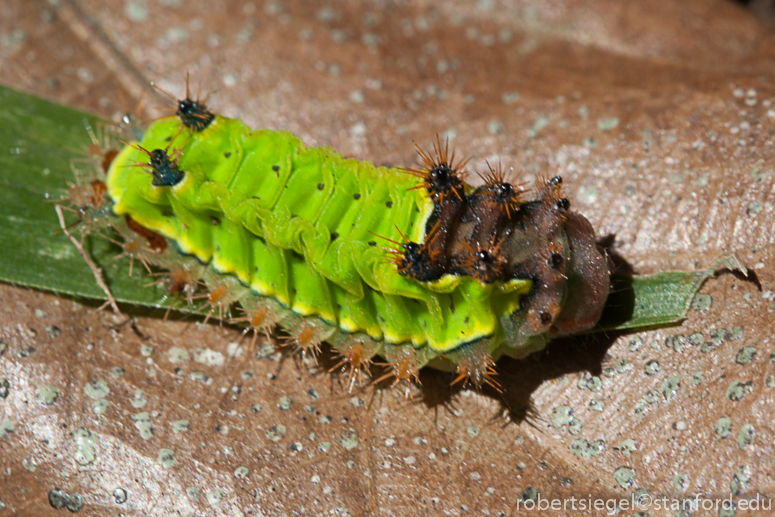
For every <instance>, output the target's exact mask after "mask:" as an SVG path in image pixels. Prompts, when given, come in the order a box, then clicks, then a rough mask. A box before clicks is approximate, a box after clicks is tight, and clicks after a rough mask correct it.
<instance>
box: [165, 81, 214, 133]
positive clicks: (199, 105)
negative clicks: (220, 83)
mask: <svg viewBox="0 0 775 517" xmlns="http://www.w3.org/2000/svg"><path fill="white" fill-rule="evenodd" d="M151 84H153V83H151ZM153 86H154V88H156V89H157V90H159V91H160V92H161V93H163V94H164V95H166V96H167V97H169V98H171V99H172V100H174V101H175V103H176V104H177V109H176V110H175V115H177V117H178V118H179V119H180V122H181V123H182V124H183V126H185V127H186V128H188V129H189V130H191V131H193V132H195V133H198V132H199V131H203V130H205V129H206V128H207V127H208V126H209V125H210V124H211V123H212V121H213V120H215V113H213V112H212V111H210V109H209V108H208V107H207V102H208V100H209V99H210V95H212V93H210V94H209V95H207V96H206V97H205V98H204V99H199V98H198V97H197V98H196V99H192V98H191V89H190V88H189V76H188V73H186V97H185V98H184V99H178V98H176V97H175V96H174V95H172V94H171V93H169V92H166V91H164V90H162V89H161V88H159V86H157V85H155V84H153Z"/></svg>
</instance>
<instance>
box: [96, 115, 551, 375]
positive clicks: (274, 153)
mask: <svg viewBox="0 0 775 517" xmlns="http://www.w3.org/2000/svg"><path fill="white" fill-rule="evenodd" d="M173 140H174V141H173ZM178 143H179V144H178ZM170 145H172V146H173V147H174V149H175V152H174V155H176V156H177V157H178V165H179V168H180V170H182V171H185V176H184V177H183V179H182V181H180V182H179V183H177V184H175V185H173V186H169V187H166V186H165V187H157V186H153V185H152V179H153V178H152V175H151V174H149V173H148V171H147V168H144V167H142V166H138V164H142V163H144V162H145V161H146V160H147V156H146V154H144V152H143V151H142V150H141V149H146V150H148V149H156V148H168V147H170ZM176 145H177V146H176ZM175 146H176V147H175ZM138 148H141V149H138ZM417 184H418V181H417V178H415V177H414V176H412V175H409V174H406V173H405V172H403V171H401V170H399V169H390V168H386V167H376V166H374V165H373V164H371V163H369V162H365V161H357V160H354V159H348V158H343V157H342V156H341V155H340V154H337V153H336V152H334V151H333V150H332V149H330V148H327V147H317V148H309V147H306V146H305V145H304V144H303V143H302V142H301V140H300V139H299V138H297V137H295V136H293V135H292V134H291V133H289V132H286V131H272V130H252V129H250V128H249V127H247V126H246V125H245V124H244V123H243V122H242V121H240V120H236V119H229V118H226V117H222V116H218V117H217V118H216V119H215V120H214V121H213V123H212V124H210V125H209V126H208V127H207V128H206V129H204V130H202V131H199V132H189V131H184V132H183V133H181V124H180V122H179V121H178V120H177V119H176V118H165V119H161V120H159V121H157V122H155V123H153V124H152V125H151V126H150V127H149V128H148V130H147V131H146V133H145V134H144V136H143V139H142V141H141V142H139V143H135V144H134V145H127V146H126V147H124V148H123V149H122V150H121V152H120V154H119V155H118V156H117V158H116V159H115V160H114V161H113V163H112V165H111V167H110V170H109V171H108V176H107V186H108V193H109V195H110V198H111V199H112V201H113V203H114V205H113V210H114V212H115V213H116V214H117V215H123V214H128V215H130V216H131V218H132V219H134V220H135V221H136V222H137V223H139V224H140V225H142V226H144V227H146V228H148V229H150V230H153V231H154V232H157V233H159V234H161V235H163V236H165V237H167V238H168V239H170V240H172V241H174V242H175V243H176V245H177V247H178V248H179V250H180V252H182V253H183V254H186V255H193V256H195V257H196V258H197V259H199V261H201V262H202V263H205V264H209V267H211V268H214V269H215V270H216V271H217V272H218V273H221V274H232V275H236V277H237V278H238V279H239V281H240V282H241V283H242V284H243V285H244V286H247V287H249V288H250V290H251V292H252V293H253V296H256V297H257V299H259V300H260V299H261V298H262V297H270V298H274V299H276V301H277V302H279V304H281V305H282V306H283V307H284V308H286V309H290V310H292V312H293V313H295V314H296V315H299V316H302V317H304V318H316V319H318V318H319V320H322V322H325V324H326V325H329V326H330V327H331V329H332V332H331V333H330V334H331V335H333V334H337V333H338V334H345V335H346V334H358V333H365V334H367V335H368V336H369V337H370V338H371V340H373V341H375V342H377V343H379V347H380V349H379V350H378V351H377V353H380V354H381V355H383V356H385V357H391V356H393V357H396V356H398V349H396V350H394V351H391V347H392V346H398V347H405V346H409V345H411V347H412V348H413V349H414V350H415V351H417V352H421V353H420V354H419V356H418V357H419V360H418V362H419V365H420V366H422V365H423V364H427V363H429V362H431V364H433V365H435V366H437V367H442V368H445V369H446V368H449V367H450V365H449V364H447V365H446V366H445V365H444V364H443V363H444V362H447V363H448V362H449V361H444V360H443V359H449V358H452V361H453V363H454V361H455V360H454V355H455V352H456V351H459V350H460V349H464V348H465V345H466V344H469V343H474V342H477V343H479V345H480V346H482V345H483V346H484V347H485V349H486V352H487V353H489V354H490V355H492V356H494V357H496V358H497V357H498V356H499V355H500V354H501V352H503V351H505V352H506V353H508V354H509V355H512V356H516V357H519V356H524V355H526V354H527V353H529V352H530V351H533V350H534V349H537V348H541V347H543V346H544V344H545V338H544V336H540V335H538V336H519V335H516V334H517V333H518V332H519V325H515V324H514V322H513V319H514V318H513V314H514V313H515V312H516V311H518V310H519V309H520V302H521V300H522V298H523V297H524V296H525V295H526V294H528V293H529V292H530V291H531V288H532V287H533V282H532V281H531V280H530V279H511V280H509V281H507V282H493V283H482V282H481V281H479V280H476V279H473V278H471V277H470V276H459V275H444V276H443V277H441V278H440V279H438V280H435V281H432V282H419V281H417V280H414V279H411V278H407V277H405V276H402V275H401V274H399V273H398V271H397V267H396V265H395V264H394V263H392V262H391V261H390V260H389V259H387V258H386V254H385V250H384V246H391V245H390V243H389V242H388V241H386V240H383V239H381V238H380V236H382V237H386V238H389V239H392V240H394V241H399V242H400V241H401V239H402V238H403V236H406V238H407V239H408V240H411V241H414V242H423V241H424V239H425V238H426V228H427V226H428V224H427V221H428V219H429V217H430V216H431V214H432V212H433V208H434V201H433V200H432V199H431V198H430V197H429V196H428V195H427V194H426V193H425V192H424V190H423V189H415V187H417ZM467 188H470V187H467ZM413 189H414V190H413ZM281 324H282V322H281ZM334 341H336V340H334ZM436 358H441V359H442V361H434V359H436Z"/></svg>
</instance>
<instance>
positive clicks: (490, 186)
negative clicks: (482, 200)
mask: <svg viewBox="0 0 775 517" xmlns="http://www.w3.org/2000/svg"><path fill="white" fill-rule="evenodd" d="M485 163H486V164H487V168H488V169H490V171H489V172H487V173H485V174H484V175H482V174H479V172H477V173H476V174H477V175H478V176H479V177H480V178H482V180H483V181H484V187H483V188H481V189H479V190H477V192H476V193H475V194H474V195H475V196H486V197H487V200H488V201H490V202H492V203H493V204H495V205H497V206H500V207H502V208H503V209H504V210H505V211H506V217H507V218H509V219H511V214H513V213H515V212H516V211H517V210H519V207H520V205H521V204H522V203H521V200H522V196H523V195H524V194H525V192H526V190H525V188H524V187H523V185H525V183H516V180H518V179H519V177H518V176H517V177H515V178H514V179H513V180H512V181H509V179H511V178H507V176H508V174H507V173H506V172H505V171H504V170H503V167H502V166H501V163H500V162H498V166H497V167H496V168H495V169H493V167H492V165H490V162H488V161H485Z"/></svg>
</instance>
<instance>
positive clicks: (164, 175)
mask: <svg viewBox="0 0 775 517" xmlns="http://www.w3.org/2000/svg"><path fill="white" fill-rule="evenodd" d="M173 140H174V139H173ZM132 147H134V148H135V149H137V150H138V151H141V152H142V153H144V154H146V155H147V156H148V158H150V159H149V160H148V162H146V163H142V162H137V163H133V164H132V165H133V166H135V167H150V169H151V174H152V175H153V181H152V182H151V184H152V185H153V186H154V187H173V186H175V185H177V184H178V183H180V182H181V181H182V180H183V177H184V176H185V172H184V171H182V170H180V167H179V166H178V156H176V153H175V152H173V153H172V155H170V153H169V152H168V150H169V146H167V148H166V149H154V150H153V151H149V150H147V149H145V148H144V147H142V146H140V145H139V144H137V145H133V146H132Z"/></svg>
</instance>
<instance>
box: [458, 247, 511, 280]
mask: <svg viewBox="0 0 775 517" xmlns="http://www.w3.org/2000/svg"><path fill="white" fill-rule="evenodd" d="M505 240H506V238H505V236H504V237H503V238H501V239H500V240H499V241H496V240H495V238H494V237H493V239H492V240H491V241H490V242H489V243H487V245H486V246H482V245H481V244H479V243H477V246H476V249H474V248H473V247H472V246H471V245H470V244H468V243H467V242H465V241H463V240H461V241H460V244H462V245H463V248H465V250H466V256H465V258H463V260H462V261H461V266H462V268H463V271H464V272H465V274H467V275H469V276H470V277H471V278H475V279H477V280H479V281H480V282H483V283H485V284H489V283H492V282H495V281H496V280H502V279H503V274H504V270H505V267H506V262H505V260H504V259H503V255H502V254H501V246H503V243H504V242H505Z"/></svg>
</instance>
